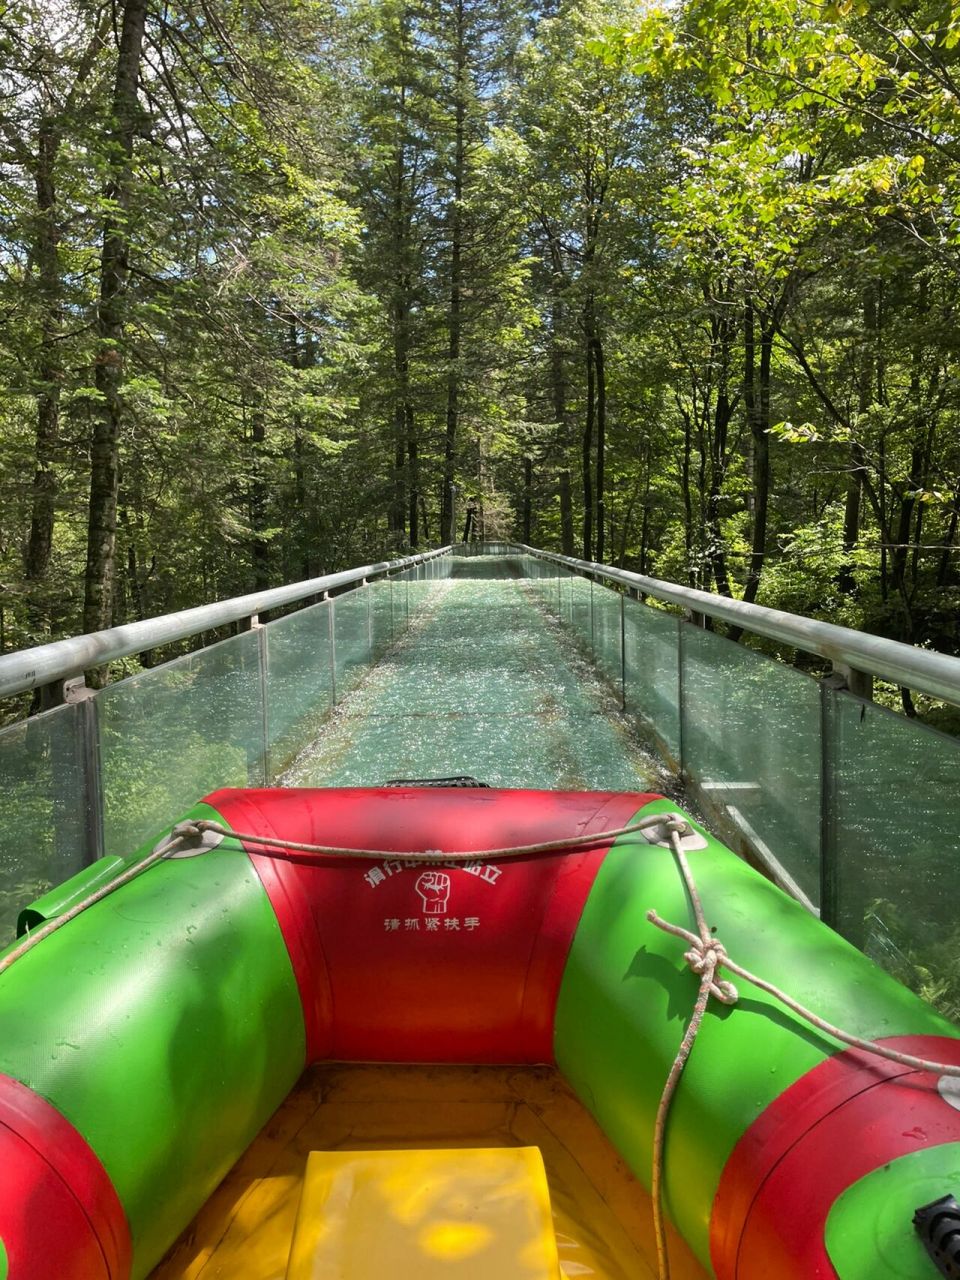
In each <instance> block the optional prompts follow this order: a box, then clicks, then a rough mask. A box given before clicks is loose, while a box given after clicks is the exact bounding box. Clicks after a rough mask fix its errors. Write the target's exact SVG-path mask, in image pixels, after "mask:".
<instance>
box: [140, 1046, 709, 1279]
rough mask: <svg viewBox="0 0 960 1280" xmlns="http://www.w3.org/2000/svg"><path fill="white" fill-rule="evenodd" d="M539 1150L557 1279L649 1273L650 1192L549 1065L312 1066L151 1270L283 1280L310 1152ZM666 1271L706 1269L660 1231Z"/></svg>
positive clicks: (159, 1274) (696, 1274) (677, 1274)
mask: <svg viewBox="0 0 960 1280" xmlns="http://www.w3.org/2000/svg"><path fill="white" fill-rule="evenodd" d="M504 1146H508V1147H513V1146H535V1147H539V1148H540V1151H541V1153H542V1155H543V1160H544V1164H545V1166H546V1171H547V1180H548V1183H549V1186H550V1199H551V1204H552V1209H553V1219H554V1228H555V1232H556V1237H557V1251H558V1254H559V1257H560V1271H561V1274H562V1275H563V1276H564V1277H566V1278H567V1280H591V1277H595V1278H596V1280H638V1278H641V1280H646V1277H651V1278H653V1277H655V1276H656V1261H655V1260H656V1253H655V1249H654V1244H653V1227H652V1222H651V1216H650V1198H649V1196H648V1195H647V1193H646V1191H645V1190H644V1189H643V1188H642V1187H641V1186H640V1184H639V1183H638V1182H637V1181H636V1180H635V1179H634V1178H633V1177H632V1176H631V1174H630V1173H629V1172H628V1171H627V1169H626V1167H625V1166H624V1164H623V1161H622V1160H621V1159H620V1158H619V1157H618V1156H617V1154H616V1152H615V1151H614V1149H613V1147H612V1146H611V1145H610V1143H609V1142H608V1141H607V1139H606V1138H605V1137H604V1135H603V1134H602V1133H601V1131H600V1129H599V1128H598V1127H597V1125H596V1123H595V1121H594V1120H593V1119H592V1118H591V1117H590V1116H589V1114H588V1113H587V1112H586V1111H585V1110H584V1108H583V1107H582V1106H581V1105H580V1103H579V1102H578V1101H577V1100H576V1099H575V1098H574V1097H573V1095H572V1093H571V1092H570V1091H569V1089H568V1088H567V1087H566V1085H565V1084H564V1083H563V1081H562V1079H561V1077H560V1076H559V1075H558V1074H557V1073H556V1072H555V1071H554V1070H552V1069H551V1068H547V1067H524V1068H519V1069H518V1068H515V1067H448V1066H442V1067H418V1066H401V1067H386V1066H339V1065H334V1066H320V1067H315V1068H312V1069H311V1070H309V1071H307V1072H306V1074H305V1075H304V1076H303V1077H302V1079H301V1080H300V1083H299V1084H298V1085H297V1087H296V1089H295V1090H294V1091H293V1092H292V1093H291V1094H290V1096H289V1097H288V1099H287V1101H286V1102H285V1103H284V1104H283V1106H282V1107H281V1108H280V1110H279V1111H278V1112H277V1113H276V1114H275V1115H274V1117H273V1119H272V1120H271V1121H270V1123H269V1124H268V1125H267V1126H266V1128H265V1129H264V1130H263V1132H262V1133H261V1134H260V1135H259V1137H258V1138H257V1139H256V1140H255V1141H254V1142H253V1144H252V1145H251V1146H250V1147H249V1149H248V1150H247V1152H246V1153H245V1154H244V1156H243V1157H242V1158H241V1159H240V1160H239V1161H238V1162H237V1164H236V1165H235V1166H234V1168H233V1169H232V1170H231V1171H230V1173H229V1174H228V1175H227V1177H226V1178H225V1179H224V1181H223V1182H222V1183H221V1185H220V1186H219V1187H218V1189H217V1190H216V1191H215V1192H214V1194H213V1195H212V1196H211V1197H210V1199H209V1201H208V1202H207V1204H206V1205H205V1206H204V1208H203V1209H202V1210H201V1211H200V1213H199V1214H198V1215H197V1217H196V1218H195V1219H194V1221H193V1223H191V1225H190V1226H189V1227H188V1228H187V1230H186V1231H185V1232H184V1233H183V1235H182V1236H181V1237H180V1239H179V1240H178V1241H177V1242H176V1244H175V1245H174V1246H173V1247H172V1249H171V1250H170V1252H169V1253H168V1255H167V1257H166V1258H165V1259H164V1261H163V1262H161V1264H160V1265H159V1267H157V1268H156V1269H155V1270H154V1272H153V1277H152V1280H284V1277H285V1275H286V1268H287V1259H288V1256H289V1253H290V1243H291V1238H292V1236H293V1230H294V1223H295V1220H296V1214H297V1207H298V1205H299V1202H300V1192H301V1188H302V1184H303V1177H304V1173H305V1171H306V1164H307V1158H308V1156H309V1154H310V1152H311V1151H342V1150H358V1151H359V1150H378V1149H383V1148H427V1147H430V1148H456V1147H464V1148H468V1147H469V1148H475V1147H504ZM670 1261H671V1277H672V1280H706V1273H705V1272H704V1270H703V1269H702V1267H701V1266H700V1264H699V1263H698V1262H697V1261H696V1260H695V1259H694V1258H693V1257H692V1255H691V1254H690V1252H689V1250H688V1248H687V1246H686V1245H685V1244H684V1242H683V1241H682V1240H681V1239H680V1237H679V1236H677V1235H676V1234H674V1233H673V1232H671V1236H670Z"/></svg>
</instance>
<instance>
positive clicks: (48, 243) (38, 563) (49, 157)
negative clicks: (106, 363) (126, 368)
mask: <svg viewBox="0 0 960 1280" xmlns="http://www.w3.org/2000/svg"><path fill="white" fill-rule="evenodd" d="M59 141H60V140H59V137H58V136H57V133H56V130H55V129H54V127H53V124H52V122H51V121H49V120H44V121H43V122H42V123H41V125H40V130H39V134H38V138H37V159H36V171H35V184H36V194H37V235H36V241H35V245H34V253H35V259H36V264H37V278H38V283H39V294H40V309H41V322H40V351H39V355H38V360H37V381H38V383H39V387H38V390H37V426H36V440H35V446H34V460H35V470H34V475H33V492H32V495H31V504H30V506H31V509H30V533H29V535H28V538H27V544H26V547H25V549H24V557H23V562H24V563H23V568H24V576H25V578H26V581H27V589H28V593H29V595H28V600H29V603H28V617H29V622H30V627H31V630H32V631H33V632H34V634H35V635H39V633H42V632H43V631H45V630H47V629H48V618H47V611H46V609H45V607H44V606H43V605H42V604H41V602H40V600H39V599H38V593H37V588H38V587H39V585H40V583H41V582H42V581H43V579H44V578H45V577H46V574H47V569H48V567H49V565H50V554H51V551H52V548H53V526H54V518H55V511H56V498H57V479H56V473H55V471H54V462H55V459H56V451H57V443H58V439H59V435H60V386H61V380H62V377H63V370H62V367H61V360H60V342H59V338H60V328H61V320H62V302H61V296H60V262H59V248H60V227H59V223H58V219H57V197H56V189H55V185H54V163H55V161H56V156H57V150H58V148H59Z"/></svg>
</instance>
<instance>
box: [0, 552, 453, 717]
mask: <svg viewBox="0 0 960 1280" xmlns="http://www.w3.org/2000/svg"><path fill="white" fill-rule="evenodd" d="M450 550H451V548H450V547H449V546H447V547H438V548H437V549H435V550H433V551H425V552H422V553H420V554H417V555H415V556H405V557H404V558H403V559H400V560H385V561H381V562H380V563H379V564H367V565H363V566H362V567H361V568H359V569H345V570H344V571H343V572H342V573H329V574H326V575H325V576H324V577H322V578H308V579H307V580H306V581H304V582H293V583H289V584H288V585H287V586H285V587H271V588H269V589H268V590H266V591H254V592H251V593H250V594H249V595H245V596H234V597H233V598H232V599H230V600H219V601H217V602H216V603H214V604H203V605H198V606H197V607H196V608H195V609H182V610H181V611H180V612H179V613H165V614H163V615H161V616H160V617H159V618H145V619H143V621H141V622H129V623H127V624H126V625H125V626H122V627H110V628H109V629H108V630H106V631H93V632H90V633H89V634H87V635H83V636H73V637H71V638H70V639H67V640H54V641H52V642H51V643H49V644H41V645H36V646H35V647H34V648H32V649H20V650H18V651H17V652H15V653H8V654H4V655H3V656H2V657H0V698H6V697H11V696H12V695H13V694H17V693H25V692H27V691H28V690H30V689H37V688H42V687H43V686H44V685H49V684H53V683H54V682H55V681H58V680H70V679H72V678H74V677H75V676H79V675H81V674H82V673H83V672H84V671H88V670H90V669H91V668H92V667H99V666H102V665H103V664H104V663H106V662H116V661H117V660H118V659H120V658H129V657H130V656H131V655H133V654H136V653H143V652H144V651H145V650H147V649H155V648H157V646H158V645H162V644H172V643H173V642H174V641H177V640H186V639H188V638H189V637H190V636H195V635H199V634H200V632H201V631H211V630H213V629H214V628H215V627H223V626H226V625H227V624H228V623H231V622H240V621H242V620H243V619H245V618H251V617H255V616H256V615H257V614H260V613H265V612H266V611H267V610H268V609H279V608H280V607H281V606H282V605H287V604H296V603H297V601H299V600H304V599H306V598H307V597H309V596H316V595H322V594H323V593H324V592H325V591H336V590H337V589H338V588H339V587H347V586H350V585H351V584H353V583H358V582H363V581H364V579H369V578H382V577H385V576H386V575H387V574H390V573H397V572H399V571H400V570H403V569H409V568H413V566H414V565H417V564H423V563H424V562H425V561H427V560H435V559H436V558H437V556H442V555H446V554H447V553H448V552H449V551H450Z"/></svg>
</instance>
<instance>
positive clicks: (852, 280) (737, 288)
mask: <svg viewBox="0 0 960 1280" xmlns="http://www.w3.org/2000/svg"><path fill="white" fill-rule="evenodd" d="M958 44H960V4H958V3H957V2H956V0H953V3H952V4H947V3H926V2H925V0H919V2H917V3H909V4H901V3H899V2H898V0H671V3H667V4H664V5H663V6H662V7H657V5H656V3H654V0H650V3H645V2H643V0H565V2H562V3H556V4H552V3H542V4H536V3H532V2H531V3H524V2H523V0H516V2H514V3H508V2H507V0H410V2H407V0H172V2H168V0H106V2H105V3H100V2H99V0H12V3H8V4H7V5H6V7H5V9H4V11H3V13H2V16H0V89H2V99H0V152H2V174H0V199H2V205H3V220H2V226H0V236H2V252H0V308H2V313H3V318H4V323H3V328H2V331H0V383H2V396H0V495H2V497H0V651H8V650H13V649H18V648H22V647H25V646H28V645H32V644H36V643H40V642H42V641H43V640H45V639H47V638H50V637H58V636H62V635H66V634H71V633H75V632H78V631H81V630H82V631H92V630H96V629H99V628H102V627H106V626H110V625H113V624H117V623H122V622H124V621H128V620H130V619H133V618H139V617H146V616H150V615H155V614H159V613H164V612H167V611H170V610H174V609H179V608H184V607H188V606H190V605H194V604H199V603H202V602H205V601H207V600H210V599H213V598H216V597H224V596H229V595H234V594H238V593H240V592H243V591H247V590H252V589H255V588H259V587H261V586H266V585H275V584H279V583H281V582H286V581H292V580H297V579H300V578H306V577H310V576H314V575H316V574H319V573H323V572H333V571H335V570H337V569H340V568H344V567H349V566H350V565H353V564H362V563H366V562H369V561H373V560H379V559H385V558H388V557H390V556H393V555H398V554H402V553H404V552H407V551H409V550H410V549H416V548H420V549H424V548H428V547H431V546H437V545H441V544H444V543H446V542H449V541H454V540H458V539H461V538H463V537H464V535H465V534H467V535H471V536H475V537H487V538H500V537H510V538H513V539H516V540H519V541H522V542H525V543H528V544H531V545H535V546H540V547H545V548H548V549H553V550H557V551H562V552H564V553H566V554H570V555H577V556H580V557H582V558H585V559H587V560H597V561H606V562H609V563H615V564H618V565H622V566H625V567H627V568H631V569H636V570H639V571H641V572H644V573H648V574H651V575H654V576H657V577H661V578H667V579H671V580H674V581H679V582H686V583H690V584H692V585H694V586H698V587H702V588H704V589H707V590H711V591H719V592H722V593H724V594H728V595H735V596H742V597H743V598H744V599H746V600H749V601H756V602H758V603H762V604H767V605H772V606H775V607H778V608H785V609H789V610H792V611H795V612H800V613H807V614H812V615H815V616H819V617H825V618H829V619H830V620H833V621H838V622H843V623H846V624H848V625H852V626H858V627H863V628H866V629H868V630H872V631H876V632H879V633H882V634H885V635H888V636H891V637H894V638H896V639H901V640H905V641H910V642H914V643H923V644H928V645H931V646H933V647H936V648H939V649H943V650H945V651H947V652H952V653H957V652H960V630H958V621H957V619H958V617H960V528H958V525H960V432H958V423H960V384H958V381H957V377H956V374H957V362H958V359H960V315H958V297H960V295H958V281H960V57H958V52H957V46H958ZM468 525H469V527H467V526H468ZM902 697H903V707H904V709H905V710H906V711H907V712H908V714H912V713H913V712H914V710H915V708H914V706H913V700H912V698H911V696H910V694H909V691H904V692H903V695H902Z"/></svg>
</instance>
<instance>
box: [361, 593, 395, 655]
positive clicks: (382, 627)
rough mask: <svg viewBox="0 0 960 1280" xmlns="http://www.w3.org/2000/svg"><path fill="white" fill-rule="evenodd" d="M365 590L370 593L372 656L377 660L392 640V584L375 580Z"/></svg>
mask: <svg viewBox="0 0 960 1280" xmlns="http://www.w3.org/2000/svg"><path fill="white" fill-rule="evenodd" d="M367 590H368V591H369V592H370V616H371V626H372V631H373V655H374V657H375V658H378V657H379V656H380V655H381V654H382V653H383V652H384V651H385V650H386V649H387V647H388V646H389V644H390V641H391V640H392V639H393V630H394V618H393V582H392V581H391V579H390V578H376V579H375V580H374V581H373V582H371V583H370V585H369V586H368V587H367ZM398 627H399V623H398Z"/></svg>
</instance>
